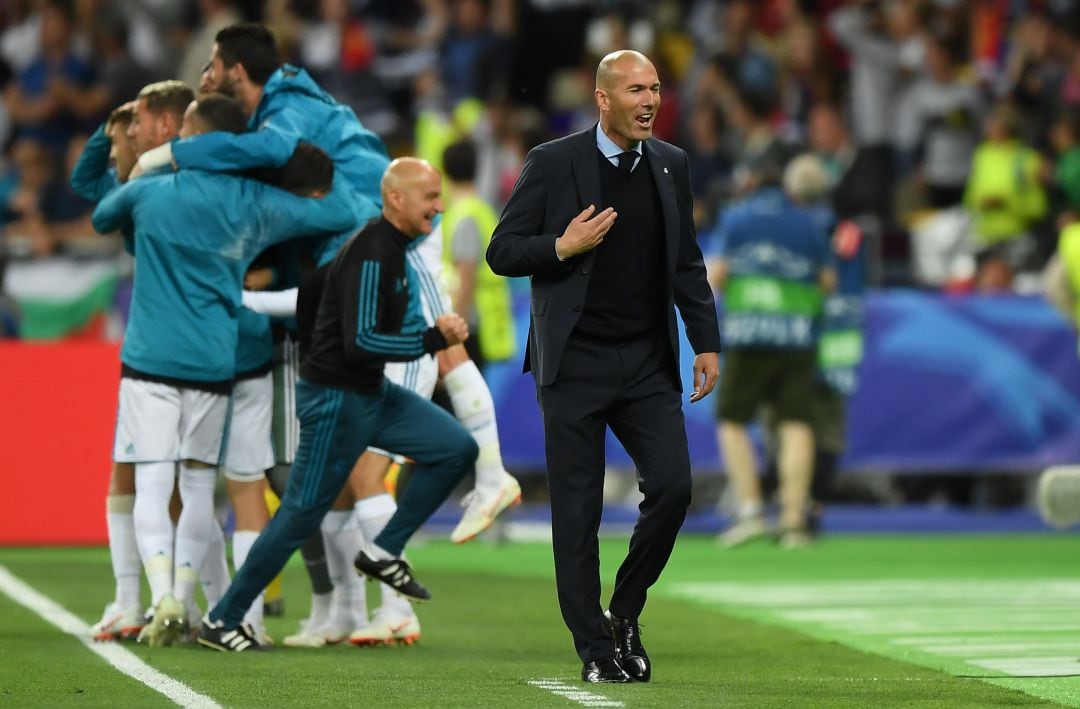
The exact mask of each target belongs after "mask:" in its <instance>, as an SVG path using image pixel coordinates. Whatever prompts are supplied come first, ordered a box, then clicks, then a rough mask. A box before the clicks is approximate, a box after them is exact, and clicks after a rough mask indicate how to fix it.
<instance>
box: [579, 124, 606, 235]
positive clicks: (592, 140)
mask: <svg viewBox="0 0 1080 709" xmlns="http://www.w3.org/2000/svg"><path fill="white" fill-rule="evenodd" d="M595 131H596V127H595V126H593V127H592V128H590V129H589V130H587V131H584V132H582V133H578V139H577V140H575V141H574V148H575V150H577V154H576V155H574V162H573V169H574V182H575V183H576V184H577V191H578V198H579V199H580V200H581V207H580V209H579V210H578V211H581V209H585V208H586V207H588V206H589V205H590V204H593V205H596V208H597V209H600V207H601V205H600V168H599V166H598V165H597V157H596V133H595ZM575 214H576V213H575Z"/></svg>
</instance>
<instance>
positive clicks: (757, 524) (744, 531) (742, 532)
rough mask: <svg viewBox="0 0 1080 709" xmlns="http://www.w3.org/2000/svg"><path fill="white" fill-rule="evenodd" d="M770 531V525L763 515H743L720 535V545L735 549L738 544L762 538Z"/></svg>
mask: <svg viewBox="0 0 1080 709" xmlns="http://www.w3.org/2000/svg"><path fill="white" fill-rule="evenodd" d="M768 533H769V527H768V525H766V524H765V520H763V519H762V518H761V517H743V518H742V519H738V520H736V521H735V524H733V525H731V526H730V527H728V529H727V531H725V532H724V533H723V534H721V535H720V546H722V547H724V548H725V549H734V548H735V547H737V546H741V545H743V544H747V543H749V542H752V541H754V540H755V539H760V538H761V537H764V536H765V535H767V534H768Z"/></svg>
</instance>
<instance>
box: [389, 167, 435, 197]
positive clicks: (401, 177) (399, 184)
mask: <svg viewBox="0 0 1080 709" xmlns="http://www.w3.org/2000/svg"><path fill="white" fill-rule="evenodd" d="M431 172H434V173H435V174H438V171H437V170H435V168H434V167H432V166H431V163H429V162H428V161H427V160H421V159H420V158H398V159H397V160H394V161H393V162H391V163H390V164H389V165H388V166H387V167H386V172H384V173H383V177H382V183H381V185H380V188H381V189H382V196H383V202H385V201H386V195H387V194H388V193H389V192H390V191H393V190H398V191H400V190H402V189H405V188H407V187H408V186H409V185H410V184H413V183H416V182H418V181H420V180H423V179H424V177H425V176H426V175H427V174H429V173H431Z"/></svg>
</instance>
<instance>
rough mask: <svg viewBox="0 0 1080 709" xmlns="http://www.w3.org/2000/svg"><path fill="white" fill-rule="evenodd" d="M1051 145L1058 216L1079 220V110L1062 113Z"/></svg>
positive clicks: (1051, 135)
mask: <svg viewBox="0 0 1080 709" xmlns="http://www.w3.org/2000/svg"><path fill="white" fill-rule="evenodd" d="M1050 145H1051V146H1052V147H1053V149H1054V152H1055V153H1056V161H1055V164H1054V167H1053V170H1054V174H1053V186H1054V195H1053V196H1054V202H1055V207H1056V209H1055V210H1054V211H1055V212H1056V213H1060V212H1063V211H1064V212H1067V213H1068V214H1066V215H1064V216H1065V218H1066V219H1067V221H1070V222H1071V221H1073V219H1075V218H1076V217H1080V110H1077V109H1072V110H1070V111H1067V112H1063V113H1061V114H1060V115H1058V117H1057V118H1056V119H1055V120H1054V122H1053V124H1052V125H1051V126H1050Z"/></svg>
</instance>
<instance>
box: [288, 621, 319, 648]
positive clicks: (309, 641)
mask: <svg viewBox="0 0 1080 709" xmlns="http://www.w3.org/2000/svg"><path fill="white" fill-rule="evenodd" d="M326 626H327V624H326V623H319V624H317V625H316V624H314V623H312V622H311V620H310V619H308V620H302V621H300V632H298V633H296V634H294V635H286V636H285V638H284V639H283V640H282V641H281V644H282V645H284V646H285V647H324V646H325V645H326V631H327V627H326Z"/></svg>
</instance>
